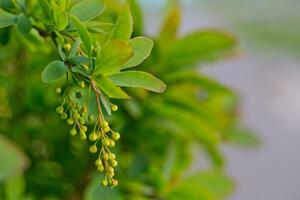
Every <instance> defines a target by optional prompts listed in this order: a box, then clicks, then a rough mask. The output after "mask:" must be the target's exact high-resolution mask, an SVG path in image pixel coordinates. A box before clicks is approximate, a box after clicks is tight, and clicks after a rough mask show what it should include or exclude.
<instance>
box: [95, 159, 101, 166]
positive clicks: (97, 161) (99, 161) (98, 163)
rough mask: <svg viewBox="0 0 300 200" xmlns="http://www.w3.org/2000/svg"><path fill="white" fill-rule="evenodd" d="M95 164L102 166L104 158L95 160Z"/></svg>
mask: <svg viewBox="0 0 300 200" xmlns="http://www.w3.org/2000/svg"><path fill="white" fill-rule="evenodd" d="M95 165H96V166H97V167H99V166H101V165H102V160H101V159H100V158H98V159H97V160H96V161H95Z"/></svg>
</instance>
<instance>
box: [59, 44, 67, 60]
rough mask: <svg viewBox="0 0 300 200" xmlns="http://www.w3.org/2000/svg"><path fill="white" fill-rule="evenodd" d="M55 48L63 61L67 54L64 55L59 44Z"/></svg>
mask: <svg viewBox="0 0 300 200" xmlns="http://www.w3.org/2000/svg"><path fill="white" fill-rule="evenodd" d="M57 49H58V53H59V56H60V58H61V59H62V60H63V61H64V60H66V57H67V56H66V53H65V51H64V49H63V47H62V46H61V45H60V44H59V45H58V47H57Z"/></svg>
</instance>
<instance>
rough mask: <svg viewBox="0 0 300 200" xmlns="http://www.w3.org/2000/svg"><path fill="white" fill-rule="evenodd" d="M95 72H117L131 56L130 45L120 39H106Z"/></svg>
mask: <svg viewBox="0 0 300 200" xmlns="http://www.w3.org/2000/svg"><path fill="white" fill-rule="evenodd" d="M99 56H100V58H99V59H98V60H99V62H98V63H97V64H96V69H95V72H94V73H95V74H104V75H111V74H114V73H117V72H119V71H120V70H121V69H122V66H123V65H124V64H125V63H126V61H127V60H128V59H129V58H130V57H131V56H132V49H131V47H130V45H129V44H128V43H127V42H125V41H122V40H111V41H108V42H107V43H106V44H105V45H104V46H103V48H102V50H101V52H100V55H99Z"/></svg>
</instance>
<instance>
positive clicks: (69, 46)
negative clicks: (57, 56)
mask: <svg viewBox="0 0 300 200" xmlns="http://www.w3.org/2000/svg"><path fill="white" fill-rule="evenodd" d="M64 49H65V50H66V51H70V49H71V44H70V43H67V44H65V45H64Z"/></svg>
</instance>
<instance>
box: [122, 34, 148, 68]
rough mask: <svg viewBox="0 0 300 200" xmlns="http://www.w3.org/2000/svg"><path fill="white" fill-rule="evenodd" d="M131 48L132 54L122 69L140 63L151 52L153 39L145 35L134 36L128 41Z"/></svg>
mask: <svg viewBox="0 0 300 200" xmlns="http://www.w3.org/2000/svg"><path fill="white" fill-rule="evenodd" d="M129 44H130V45H131V47H132V49H133V56H132V57H131V58H130V59H129V60H128V61H127V63H126V64H125V65H124V67H123V68H122V69H126V68H130V67H134V66H137V65H139V64H141V63H142V62H143V61H144V60H145V59H146V58H147V57H148V56H149V55H150V53H151V50H152V48H153V41H152V40H151V39H148V38H145V37H135V38H133V39H131V40H130V41H129Z"/></svg>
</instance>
